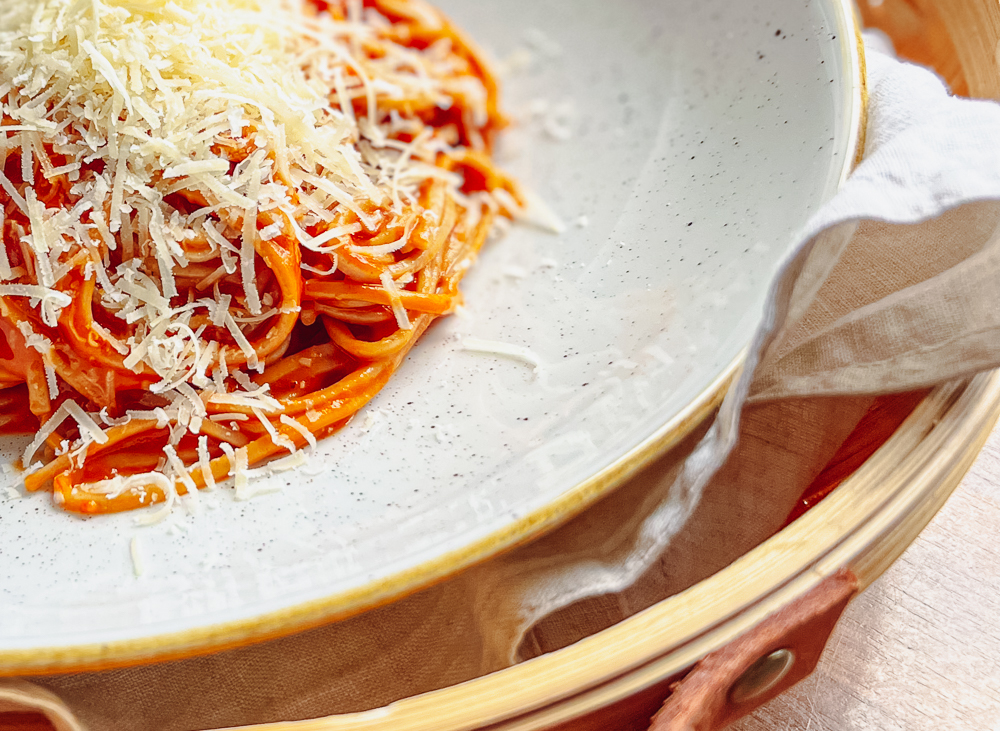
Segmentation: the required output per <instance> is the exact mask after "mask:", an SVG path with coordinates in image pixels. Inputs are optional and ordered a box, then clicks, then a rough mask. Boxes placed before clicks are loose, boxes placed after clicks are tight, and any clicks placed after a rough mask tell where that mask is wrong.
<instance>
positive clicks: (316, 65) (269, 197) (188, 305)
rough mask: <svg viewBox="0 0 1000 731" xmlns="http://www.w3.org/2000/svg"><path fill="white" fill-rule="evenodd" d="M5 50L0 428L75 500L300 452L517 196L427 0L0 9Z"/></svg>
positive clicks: (397, 353)
mask: <svg viewBox="0 0 1000 731" xmlns="http://www.w3.org/2000/svg"><path fill="white" fill-rule="evenodd" d="M0 54H2V56H3V58H4V66H3V69H2V72H0V99H2V102H3V118H2V121H0V133H2V134H0V145H3V148H2V150H3V160H4V162H3V167H2V174H0V199H2V209H0V212H2V216H3V220H2V223H0V228H2V232H3V246H2V247H0V333H2V336H3V337H2V339H0V388H2V389H3V390H2V391H0V427H2V428H3V429H4V430H5V431H7V432H13V431H19V432H27V433H30V434H33V435H34V438H33V440H32V442H31V444H30V445H29V446H28V448H27V449H26V451H25V453H24V456H23V460H22V462H23V465H24V467H25V468H26V470H27V474H26V476H25V480H24V481H25V485H26V487H27V489H28V490H30V491H37V490H44V489H50V490H51V491H52V493H53V497H54V501H55V502H56V503H57V504H58V505H60V506H61V507H62V508H64V509H66V510H69V511H73V512H78V513H107V512H117V511H123V510H130V509H133V508H138V507H141V506H147V505H151V504H153V503H160V502H167V503H170V502H172V501H173V500H174V499H175V497H176V496H177V495H183V494H185V493H188V492H194V491H197V490H198V489H201V488H204V487H212V486H214V485H215V484H216V482H217V481H221V480H225V479H227V478H230V477H232V478H235V482H236V486H237V490H238V491H239V490H240V489H241V487H242V486H244V485H245V484H246V480H247V475H248V471H249V468H250V467H251V466H252V465H255V464H258V463H261V462H264V461H266V460H271V459H272V458H279V459H278V460H277V461H276V462H271V463H270V465H271V466H272V467H273V468H275V469H281V468H282V467H289V466H294V465H295V464H298V463H299V461H300V459H301V455H300V454H299V450H302V449H304V448H306V447H308V446H309V445H312V446H315V444H316V440H317V439H321V438H323V437H325V436H328V435H329V434H332V433H333V432H335V431H337V430H338V429H340V428H341V427H342V426H343V425H344V424H345V423H346V422H347V421H348V420H349V419H350V418H351V417H352V416H353V415H354V414H356V413H357V412H358V410H359V409H361V408H362V407H363V406H364V405H365V404H366V403H367V402H368V401H369V400H371V399H372V398H373V397H374V395H375V394H376V393H378V391H379V390H380V389H381V388H382V387H383V386H384V385H385V383H386V381H387V379H388V378H389V377H390V376H391V374H392V373H393V371H395V369H396V368H397V367H398V366H399V365H400V363H401V361H402V360H403V358H404V357H405V355H406V354H407V352H408V351H409V349H410V348H411V347H412V346H413V344H414V343H415V342H416V340H417V339H418V338H419V337H420V336H421V334H422V333H424V332H425V331H426V329H427V328H428V326H429V325H430V324H431V323H432V322H433V321H434V320H435V319H436V318H438V317H440V316H442V315H446V314H448V313H449V312H451V311H452V310H454V308H455V307H456V305H457V304H458V303H459V302H460V301H461V295H460V293H459V290H458V284H459V281H460V279H461V278H462V275H463V273H464V272H465V271H466V269H467V268H468V266H469V265H470V264H471V263H472V261H473V260H474V258H475V256H476V254H477V252H478V251H479V249H480V247H481V246H482V245H483V243H484V242H485V241H486V239H487V237H488V236H489V235H490V232H491V230H492V229H493V228H494V224H495V222H496V220H497V217H498V216H503V215H511V214H512V213H513V212H514V211H513V208H514V207H516V206H517V205H519V202H520V201H521V197H520V195H519V193H518V191H517V188H516V186H515V185H514V184H513V182H512V181H511V180H510V179H508V178H507V177H506V176H504V175H503V174H502V173H501V172H499V171H498V170H497V169H496V168H495V167H494V165H493V163H492V162H491V159H490V150H491V146H492V141H493V138H494V136H495V134H496V132H497V131H498V130H499V129H500V128H501V127H502V126H503V119H502V116H501V115H500V113H499V111H498V108H497V85H496V82H495V81H494V79H493V77H492V76H491V75H490V72H489V70H488V69H487V67H486V65H485V64H484V63H483V61H482V60H481V58H480V55H479V54H478V53H477V51H476V50H475V49H474V48H473V46H472V45H471V44H470V43H469V42H468V41H467V40H466V39H465V37H464V36H463V35H462V34H461V33H460V32H459V31H458V30H457V29H456V28H455V27H454V26H453V25H452V24H450V23H449V22H448V21H447V20H446V19H445V18H443V17H442V16H441V15H440V14H439V13H438V12H437V11H436V10H434V9H432V8H431V7H429V6H427V5H425V4H424V3H422V2H419V0H364V2H360V1H358V2H352V1H351V0H312V1H311V2H309V1H307V0H92V1H91V0H87V1H86V2H82V1H81V0H75V1H74V0H36V1H35V2H13V0H8V1H7V2H4V3H0ZM282 455H290V456H282Z"/></svg>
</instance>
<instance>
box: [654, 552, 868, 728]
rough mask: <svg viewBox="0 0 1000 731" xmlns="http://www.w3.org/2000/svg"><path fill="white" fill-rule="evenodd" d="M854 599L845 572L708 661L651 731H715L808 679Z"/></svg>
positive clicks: (677, 691)
mask: <svg viewBox="0 0 1000 731" xmlns="http://www.w3.org/2000/svg"><path fill="white" fill-rule="evenodd" d="M857 593H858V581H857V578H855V576H854V574H852V573H851V572H850V570H848V569H843V570H841V571H840V572H839V573H837V574H834V575H833V576H831V577H829V578H828V579H826V580H825V581H823V583H821V584H820V585H819V586H817V587H816V588H815V589H813V590H812V591H810V592H809V593H808V594H806V595H805V596H803V597H802V598H801V599H799V600H798V601H796V602H794V603H792V604H790V605H788V606H787V607H785V608H784V609H782V610H781V611H779V612H777V613H775V614H772V615H771V616H770V617H768V618H767V619H765V620H764V621H763V622H761V623H760V624H759V625H757V627H755V628H754V629H752V630H750V631H749V632H747V633H746V634H745V635H742V636H741V637H739V638H738V639H736V640H734V641H733V642H730V643H729V644H728V645H726V647H724V648H722V649H721V650H718V651H717V652H713V653H712V654H711V655H708V656H706V657H705V658H704V659H703V660H701V661H700V662H699V663H698V664H697V665H695V666H694V669H693V670H692V671H691V672H690V673H688V674H687V675H686V676H685V677H684V679H683V680H681V681H679V682H678V683H677V684H675V685H674V686H673V687H672V688H671V690H672V692H671V694H670V697H668V698H667V700H666V701H665V702H664V703H663V707H662V708H661V709H660V711H659V712H658V713H657V714H656V715H655V716H654V717H653V723H652V725H651V726H650V727H649V731H718V729H722V728H725V727H726V726H727V725H729V724H730V723H732V722H733V721H735V720H737V719H738V718H742V717H743V716H745V715H747V714H748V713H750V712H752V711H753V710H755V709H756V708H758V707H760V706H762V705H764V704H765V703H767V702H768V701H769V700H771V699H772V698H774V697H775V696H777V695H779V694H781V693H783V692H784V691H786V690H788V689H789V688H791V687H792V686H793V685H795V684H796V683H798V682H799V681H800V680H802V679H804V678H806V677H807V676H809V675H810V674H811V673H812V671H813V670H815V669H816V663H818V662H819V658H820V655H822V654H823V649H824V648H825V647H826V642H827V640H828V639H829V638H830V633H831V632H833V628H834V626H835V625H836V624H837V620H839V619H840V615H841V614H842V613H843V611H844V609H845V608H846V607H847V605H848V603H849V602H850V601H851V599H853V598H854V596H855V595H856V594H857Z"/></svg>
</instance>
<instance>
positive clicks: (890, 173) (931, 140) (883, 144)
mask: <svg viewBox="0 0 1000 731" xmlns="http://www.w3.org/2000/svg"><path fill="white" fill-rule="evenodd" d="M868 70H869V89H870V106H869V115H868V137H867V147H866V151H865V159H864V161H863V162H862V163H861V165H860V166H859V167H858V168H857V170H856V171H855V172H854V174H853V175H852V176H851V178H850V179H849V180H848V182H847V183H846V185H845V186H844V188H843V189H842V191H841V192H840V193H839V194H838V195H837V196H836V197H835V198H834V200H833V201H831V202H830V203H829V204H828V205H827V206H825V207H824V208H823V209H822V210H821V211H820V212H819V213H818V215H817V216H816V217H815V218H814V219H813V220H812V221H811V222H810V223H809V224H808V226H807V228H806V230H805V231H803V232H802V235H801V237H800V240H801V242H802V243H801V244H800V245H799V246H797V247H796V248H795V250H794V251H793V252H792V254H791V255H790V256H789V257H788V259H787V261H786V263H785V264H784V266H783V267H782V268H781V271H780V273H779V275H778V277H777V278H776V280H775V282H774V284H773V287H772V289H771V293H770V296H769V300H768V305H767V308H766V312H765V317H764V320H763V322H762V324H761V327H760V329H759V331H758V333H757V335H756V337H755V340H754V343H753V346H752V349H751V352H750V356H749V359H748V362H747V367H746V368H745V370H744V372H743V374H742V376H741V378H740V380H739V381H738V383H737V384H736V385H735V387H734V388H733V389H732V391H731V392H730V394H729V395H728V396H727V398H726V400H725V402H724V403H723V405H722V407H721V409H720V412H719V414H718V416H717V418H716V419H715V421H714V422H713V423H712V424H711V425H710V426H707V427H703V429H702V430H701V431H700V432H699V433H696V434H695V435H693V436H692V437H691V438H689V439H688V440H687V441H686V442H685V443H684V444H682V445H680V446H679V447H678V448H676V449H675V450H673V451H671V453H670V454H668V455H666V456H665V457H663V458H661V459H660V460H659V461H658V462H657V463H656V464H654V465H652V466H650V467H649V468H647V469H646V470H645V471H643V472H642V473H641V474H640V475H638V476H637V477H636V478H634V479H632V480H631V481H629V482H628V483H627V484H626V485H624V486H622V487H621V488H620V489H618V490H617V491H615V492H614V493H613V494H612V495H610V496H608V497H607V498H605V499H604V500H602V501H601V502H600V503H598V504H597V505H595V506H593V507H592V508H590V509H589V510H587V511H586V512H585V513H583V514H582V515H580V516H578V517H577V518H575V519H574V520H572V521H571V522H569V523H568V524H566V525H565V526H563V527H562V528H560V529H559V530H557V531H555V532H554V533H552V534H550V535H548V536H546V537H544V538H542V539H540V540H538V541H535V542H533V543H531V544H529V545H527V546H524V547H522V548H520V549H517V550H515V551H513V552H511V553H509V554H507V555H504V556H501V557H499V558H496V559H494V560H492V561H490V562H488V563H487V564H484V565H482V566H479V567H477V568H475V569H472V570H470V571H467V572H465V573H464V574H462V575H460V576H458V577H455V578H453V579H451V580H450V581H448V582H446V583H444V584H442V585H440V586H436V587H433V588H430V589H427V590H425V591H422V592H420V593H418V594H416V595H414V596H411V597H409V598H407V599H404V600H401V601H399V602H396V603H395V604H392V605H390V606H388V607H383V608H381V609H377V610H374V611H372V612H368V613H366V614H364V615H361V616H359V617H356V618H354V619H351V620H348V621H345V622H340V623H337V624H334V625H331V626H328V627H323V628H319V629H316V630H312V631H309V632H305V633H301V634H299V635H296V636H293V637H289V638H285V639H281V640H276V641H272V642H269V643H266V644H262V645H258V646H255V647H249V648H243V649H238V650H232V651H227V652H222V653H217V654H215V655H213V656H210V657H203V658H192V659H189V660H182V661H176V662H170V663H163V664H160V665H154V666H147V667H140V668H133V669H126V670H115V671H106V672H100V673H89V674H78V675H68V676H59V677H50V678H36V679H32V680H33V682H34V683H35V685H36V686H37V687H41V688H45V689H48V690H49V691H51V692H52V693H55V694H56V695H58V696H59V697H60V698H62V700H63V701H64V702H65V704H66V705H67V706H68V707H69V708H71V709H72V711H73V712H74V713H75V714H76V716H77V717H78V718H79V719H80V720H81V721H82V722H83V723H84V724H85V725H86V726H88V727H89V728H91V729H92V730H93V731H117V730H118V729H121V730H123V731H124V730H126V729H127V730H128V731H143V730H144V729H150V730H153V729H155V730H156V731H174V730H181V729H183V730H189V729H202V728H214V727H220V726H235V725H241V724H250V723H258V722H265V721H275V720H293V719H303V718H310V717H316V716H321V715H326V714H332V713H337V712H348V711H355V710H362V709H368V708H373V707H378V706H381V705H384V704H387V703H389V702H391V701H393V700H396V699H399V698H402V697H406V696H410V695H414V694H417V693H421V692H426V691H430V690H433V689H436V688H439V687H443V686H446V685H449V684H453V683H456V682H460V681H463V680H466V679H469V678H472V677H475V676H478V675H481V674H484V673H487V672H491V671H495V670H498V669H501V668H503V667H506V666H509V665H510V664H512V663H515V662H518V661H519V660H523V659H525V658H527V657H530V656H532V655H535V654H538V653H541V652H547V651H551V650H554V649H557V648H559V647H562V646H565V645H566V644H568V643H571V642H573V641H575V640H577V639H579V638H581V637H584V636H587V635H588V634H591V633H593V632H595V631H599V630H600V629H603V628H605V627H607V626H609V625H611V624H613V623H615V622H617V621H620V620H621V619H623V618H624V617H626V616H629V615H630V614H632V613H634V612H636V611H639V610H641V609H643V608H645V607H647V606H649V605H650V604H652V603H654V602H656V601H659V600H660V599H663V598H664V597H666V596H669V595H671V594H672V593H675V592H676V591H679V590H681V589H683V588H685V587H687V586H690V585H691V584H692V583H694V582H696V581H698V580H700V579H702V578H704V577H705V576H708V575H710V574H711V573H712V572H714V571H716V570H718V569H719V568H721V567H723V566H725V565H727V564H728V563H729V562H731V561H732V560H733V559H734V558H736V557H738V556H739V555H741V554H742V553H744V552H745V551H747V550H749V549H750V548H752V547H753V546H755V545H757V544H759V543H760V542H761V541H762V540H764V539H766V538H767V537H769V536H770V535H772V534H773V533H774V532H775V531H776V530H778V529H779V528H780V527H781V523H782V522H783V520H784V518H785V516H786V515H787V514H788V512H789V511H790V509H791V508H792V506H793V505H794V503H795V501H796V499H797V498H798V497H799V495H800V494H801V492H802V490H803V489H804V488H805V486H806V485H808V484H809V483H810V482H811V481H812V480H813V479H814V478H815V477H816V475H817V474H818V472H819V471H820V470H821V469H822V467H823V466H824V464H826V462H827V461H828V460H829V459H830V458H831V457H832V455H833V454H834V452H835V451H836V449H837V448H838V446H839V445H840V444H841V443H842V442H843V440H844V438H846V436H847V435H848V434H849V433H850V432H851V431H852V430H853V428H854V427H855V425H856V424H857V423H858V421H859V420H860V419H861V417H862V416H863V415H864V413H865V412H866V411H867V409H868V408H869V405H870V404H871V401H872V397H873V395H874V394H879V393H888V392H893V391H904V390H911V389H917V388H921V387H925V386H930V385H933V384H936V383H941V382H944V381H948V380H951V379H954V378H958V377H962V376H967V375H969V374H972V373H975V372H978V371H982V370H986V369H990V368H995V367H1000V298H997V296H996V292H997V283H998V282H1000V236H998V235H997V232H998V224H1000V105H997V104H994V103H990V102H973V101H968V100H959V99H955V98H952V97H950V96H949V94H948V92H947V90H946V89H945V87H944V85H943V84H942V83H941V82H940V80H939V79H937V77H935V76H934V75H933V74H932V73H930V72H928V71H926V70H924V69H921V68H918V67H915V66H911V65H907V64H903V63H900V62H898V61H896V60H894V59H893V58H891V57H889V56H887V55H884V54H882V53H880V52H878V51H877V50H875V49H874V48H870V49H869V54H868ZM11 687H12V686H10V685H7V686H4V685H2V684H0V692H4V691H5V690H6V691H9V692H7V696H6V697H7V698H8V699H9V697H14V696H16V695H17V694H16V693H14V692H13V691H11ZM24 688H25V686H18V689H19V692H24ZM4 697H5V696H2V695H0V698H4ZM45 700H46V702H52V701H51V698H50V697H49V696H45ZM43 705H44V704H43ZM0 708H3V707H2V706H0ZM60 722H61V723H63V724H65V723H66V721H65V718H62V719H61V720H60ZM59 728H72V727H71V726H66V725H63V726H60V727H59Z"/></svg>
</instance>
